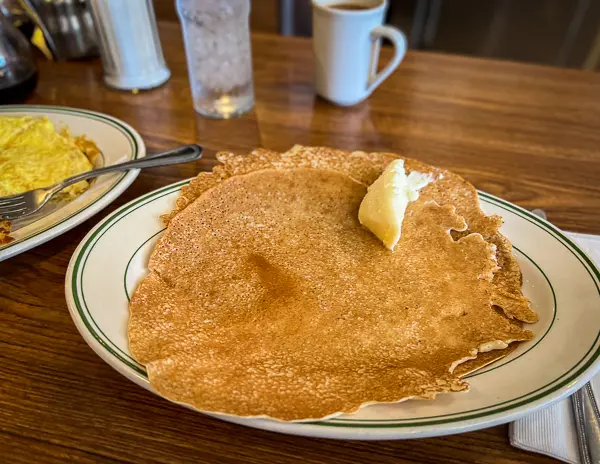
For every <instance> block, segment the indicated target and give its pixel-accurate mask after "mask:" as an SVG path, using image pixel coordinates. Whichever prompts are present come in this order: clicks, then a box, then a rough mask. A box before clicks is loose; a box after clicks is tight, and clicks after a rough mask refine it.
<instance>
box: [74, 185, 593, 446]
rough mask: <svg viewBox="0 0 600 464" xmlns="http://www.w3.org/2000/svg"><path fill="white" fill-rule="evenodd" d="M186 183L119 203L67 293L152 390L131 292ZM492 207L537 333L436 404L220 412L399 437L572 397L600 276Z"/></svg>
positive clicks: (519, 213)
mask: <svg viewBox="0 0 600 464" xmlns="http://www.w3.org/2000/svg"><path fill="white" fill-rule="evenodd" d="M187 182H189V181H183V182H179V183H176V184H173V185H170V186H167V187H164V188H162V189H159V190H156V191H154V192H151V193H149V194H147V195H144V196H142V197H140V198H139V199H137V200H134V201H132V202H130V203H128V204H127V205H125V206H123V207H121V208H120V209H118V210H117V211H115V212H114V213H112V214H111V215H110V216H108V217H107V218H106V219H104V220H103V221H102V222H101V223H100V224H98V225H97V226H96V227H95V228H94V229H93V230H92V231H91V232H90V233H89V234H88V235H87V236H86V237H85V238H84V239H83V241H82V242H81V244H80V245H79V247H78V248H77V250H76V251H75V253H74V254H73V257H72V258H71V262H70V264H69V268H68V271H67V276H66V298H67V303H68V306H69V310H70V312H71V316H72V318H73V320H74V322H75V325H76V326H77V328H78V330H79V331H80V332H81V334H82V335H83V337H84V339H85V340H86V341H87V343H88V344H89V345H90V346H91V347H92V349H93V350H94V351H95V352H96V353H97V354H98V355H99V356H100V357H101V358H102V359H104V360H105V361H106V362H107V363H108V364H110V365H111V366H112V367H113V368H115V369H116V370H117V371H119V372H120V373H121V374H123V375H125V376H126V377H127V378H129V379H130V380H132V381H133V382H135V383H137V384H139V385H141V386H143V387H145V388H147V389H149V390H152V388H151V387H150V385H149V383H148V379H147V377H146V372H145V370H144V367H143V366H142V365H140V364H139V363H137V362H136V361H135V360H134V359H133V358H132V356H131V354H130V353H129V348H128V342H127V320H128V317H129V310H128V303H129V296H130V295H131V293H132V291H133V290H134V289H135V288H136V286H137V284H138V283H139V282H140V280H141V279H142V278H143V277H144V276H145V275H146V273H147V269H146V264H147V262H148V258H149V255H150V253H151V251H152V249H153V248H154V244H155V243H156V241H157V240H158V238H159V237H160V235H161V233H162V232H163V230H164V225H163V224H162V222H161V221H160V219H159V215H160V214H163V213H164V212H166V211H169V210H171V209H172V208H173V207H174V205H175V200H176V198H177V197H178V196H179V190H180V189H181V187H182V186H183V185H185V184H186V183H187ZM479 195H480V199H481V203H482V208H483V209H484V211H485V212H486V213H487V214H499V215H501V216H502V217H503V218H504V225H503V227H502V233H504V234H505V235H506V236H507V237H508V238H509V239H510V240H511V241H512V243H513V245H514V248H515V255H516V257H517V260H518V261H519V264H520V265H521V269H522V271H523V291H524V293H525V295H526V296H528V297H529V298H530V299H531V302H532V305H533V307H534V309H535V310H536V311H537V312H538V313H539V315H540V320H539V322H537V323H536V324H533V325H530V326H529V325H528V328H531V330H532V331H533V332H534V333H535V335H536V337H535V339H534V340H532V341H531V342H525V343H521V344H520V345H519V347H518V348H517V349H516V350H515V351H514V352H513V353H511V354H510V355H509V356H508V357H506V358H504V359H502V360H500V361H498V362H496V363H495V364H492V365H491V366H488V367H487V368H485V369H482V370H480V371H478V372H476V373H474V374H472V375H471V376H470V377H469V380H470V384H471V390H470V391H469V392H468V393H459V394H446V395H440V396H438V398H437V399H435V400H434V401H406V402H404V403H399V404H379V405H373V406H368V407H365V408H363V409H361V410H360V411H359V412H358V413H356V414H353V415H345V416H340V417H336V418H334V419H329V420H324V421H317V422H310V423H306V422H305V423H286V422H279V421H275V420H267V419H244V418H239V417H231V416H225V415H216V417H220V418H222V419H224V420H227V421H232V422H236V423H239V424H243V425H246V426H250V427H257V428H261V429H266V430H271V431H276V432H283V433H291V434H298V435H307V436H316V437H330V438H344V439H361V440H365V439H381V440H383V439H400V438H416V437H427V436H435V435H445V434H451V433H459V432H465V431H468V430H474V429H479V428H484V427H490V426H493V425H497V424H500V423H504V422H508V421H512V420H515V419H517V418H518V417H520V416H522V415H524V414H527V413H530V412H532V411H534V410H535V409H538V408H541V407H543V406H546V405H548V404H550V403H552V402H554V401H557V400H559V399H561V398H563V397H565V396H566V395H569V394H570V393H572V392H573V391H575V390H576V389H577V388H579V387H580V386H581V385H582V384H583V383H584V382H586V381H587V380H589V378H590V377H591V376H592V375H594V374H595V373H596V371H597V370H598V368H599V359H598V357H599V355H600V289H599V285H600V284H599V282H600V273H599V272H598V270H597V268H596V267H595V266H594V264H592V262H591V261H590V259H589V258H588V257H587V256H586V255H585V253H583V251H581V250H580V248H579V247H578V246H577V245H576V244H575V243H574V242H573V241H572V240H571V239H569V238H568V237H567V236H566V235H565V234H564V233H562V232H561V231H560V230H558V229H557V228H556V227H554V226H552V225H551V224H549V223H548V222H546V221H544V220H541V219H539V218H538V217H537V216H535V215H533V214H531V213H529V212H528V211H526V210H524V209H522V208H519V207H518V206H515V205H513V204H511V203H508V202H505V201H504V200H501V199H499V198H496V197H493V196H491V195H488V194H485V193H480V194H479Z"/></svg>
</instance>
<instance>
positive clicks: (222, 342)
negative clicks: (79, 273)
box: [128, 146, 537, 421]
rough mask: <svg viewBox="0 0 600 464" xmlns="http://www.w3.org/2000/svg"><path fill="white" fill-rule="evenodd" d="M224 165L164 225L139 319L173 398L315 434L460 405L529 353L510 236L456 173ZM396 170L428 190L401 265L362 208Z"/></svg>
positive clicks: (375, 157)
mask: <svg viewBox="0 0 600 464" xmlns="http://www.w3.org/2000/svg"><path fill="white" fill-rule="evenodd" d="M218 159H219V161H221V163H222V164H221V165H219V166H217V167H215V168H214V169H213V171H212V172H211V173H200V174H199V175H198V176H197V177H196V179H194V180H193V181H192V182H191V183H190V185H189V186H187V187H185V188H184V189H182V193H181V196H180V197H179V198H178V200H177V202H176V206H175V209H174V210H173V211H171V212H170V213H166V214H165V215H164V216H163V220H164V221H165V223H166V224H167V226H168V227H167V230H166V231H165V233H164V234H163V235H162V237H161V238H160V239H159V241H158V242H157V244H156V246H155V248H154V250H153V252H152V255H151V257H150V260H149V263H148V269H149V274H148V275H147V276H146V277H145V278H144V279H143V280H142V281H141V283H140V284H139V286H138V287H137V289H136V291H135V292H134V294H133V296H132V299H131V302H130V319H129V324H128V336H129V345H130V349H131V352H132V354H133V355H134V357H135V358H136V359H137V360H138V361H139V362H140V363H142V364H144V365H145V367H146V369H147V372H148V376H149V380H150V383H151V385H152V387H153V388H154V389H155V390H156V391H157V392H158V393H160V394H162V395H163V396H165V397H166V398H168V399H170V400H172V401H176V402H178V403H183V404H187V405H190V406H193V407H195V408H197V409H199V410H202V411H208V412H214V413H223V414H229V415H235V416H241V417H269V418H275V419H278V420H285V421H296V420H311V419H320V418H326V417H332V416H335V415H338V414H342V413H352V412H355V411H357V410H358V409H360V408H361V407H363V406H365V405H368V404H373V403H397V402H400V401H404V400H408V399H413V398H422V399H433V398H435V397H436V396H437V395H438V394H440V393H452V392H462V391H467V390H468V389H469V384H468V382H467V381H466V380H465V378H464V374H465V373H466V372H469V371H472V370H475V369H478V368H481V367H482V366H484V365H486V364H488V363H490V362H493V361H494V360H495V359H498V358H500V357H502V356H504V355H505V354H506V352H507V350H510V349H512V347H513V346H514V344H515V343H517V342H519V341H524V340H530V339H531V338H533V333H532V332H531V331H529V330H527V329H526V328H524V327H523V324H524V323H533V322H535V321H536V320H537V314H536V313H535V312H534V311H533V310H532V308H531V306H530V304H529V301H528V300H527V298H525V297H524V296H523V294H522V291H521V272H520V269H519V266H518V263H517V262H516V260H515V258H514V257H513V255H512V247H511V244H510V242H509V241H508V240H507V239H506V238H505V237H503V236H502V235H501V234H500V232H499V227H500V224H501V219H500V218H499V217H497V216H486V215H485V214H484V213H483V211H481V209H480V207H479V200H478V198H477V193H476V191H475V189H474V188H473V186H472V185H471V184H469V183H468V182H466V181H465V180H464V179H462V178H460V177H459V176H457V175H456V174H454V173H452V172H450V171H446V170H442V169H438V168H435V167H433V166H428V165H426V164H423V163H420V162H418V161H416V160H412V159H408V158H401V157H399V156H397V155H393V154H389V153H364V152H345V151H342V150H334V149H330V148H319V147H302V146H295V147H293V148H292V149H291V150H289V151H288V152H285V153H276V152H271V151H268V150H260V149H259V150H255V151H254V152H252V153H250V154H248V155H239V156H236V155H233V154H227V153H221V154H219V155H218ZM399 159H402V160H403V161H404V167H405V168H406V171H407V172H408V173H409V176H410V175H411V173H413V172H419V173H422V174H423V175H425V176H427V178H428V179H431V182H429V183H427V185H421V186H420V187H421V189H420V191H419V196H418V198H416V197H414V198H413V199H414V201H411V202H410V203H408V205H407V207H406V212H405V214H404V215H403V220H402V233H401V235H400V236H399V239H398V241H397V243H396V244H395V246H394V247H393V251H391V248H392V247H388V248H390V249H388V248H386V246H384V245H383V244H382V243H381V241H380V240H379V239H378V238H377V237H376V236H375V235H374V234H373V233H371V231H370V230H368V229H367V228H366V227H364V226H363V225H362V224H361V222H360V221H359V208H360V205H361V203H362V202H363V200H364V198H365V196H366V194H367V189H368V187H369V186H370V185H372V184H373V183H374V182H375V181H376V180H377V179H378V178H379V177H380V176H381V174H382V173H383V172H384V170H385V169H386V167H387V166H388V165H389V164H390V163H392V162H393V161H395V160H399ZM413 176H414V175H413Z"/></svg>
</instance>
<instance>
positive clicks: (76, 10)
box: [19, 0, 127, 60]
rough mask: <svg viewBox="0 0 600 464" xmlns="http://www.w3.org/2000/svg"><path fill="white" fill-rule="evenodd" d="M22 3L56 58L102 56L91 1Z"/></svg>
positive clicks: (42, 0) (29, 1) (25, 1)
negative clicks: (99, 54) (90, 6)
mask: <svg viewBox="0 0 600 464" xmlns="http://www.w3.org/2000/svg"><path fill="white" fill-rule="evenodd" d="M124 1H127V0H124ZM19 2H20V4H21V6H22V7H23V8H24V9H25V11H26V12H27V13H28V15H29V16H30V17H31V19H32V20H33V22H34V23H35V24H36V25H37V26H38V27H39V28H40V29H41V31H42V33H43V35H44V39H45V41H46V45H47V46H48V49H49V50H50V51H51V52H52V55H53V56H54V58H55V59H57V60H71V59H79V58H87V57H91V56H97V55H98V46H97V40H96V31H95V29H94V20H93V18H92V15H91V13H90V8H89V4H88V1H87V0H19Z"/></svg>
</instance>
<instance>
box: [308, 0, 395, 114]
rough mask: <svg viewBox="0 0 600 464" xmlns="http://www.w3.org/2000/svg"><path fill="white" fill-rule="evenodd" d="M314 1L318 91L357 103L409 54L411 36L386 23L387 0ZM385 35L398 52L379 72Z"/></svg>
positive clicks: (345, 103) (341, 102) (339, 102)
mask: <svg viewBox="0 0 600 464" xmlns="http://www.w3.org/2000/svg"><path fill="white" fill-rule="evenodd" d="M312 5H313V48H314V53H315V80H316V82H315V83H316V87H317V93H318V94H319V95H321V96H322V97H323V98H326V99H327V100H330V101H331V102H333V103H335V104H337V105H341V106H349V105H354V104H355V103H358V102H360V101H362V100H364V99H365V98H367V97H368V96H369V95H371V93H372V92H373V90H375V89H376V88H377V86H379V84H381V83H382V82H383V81H384V80H385V79H386V78H387V77H388V76H389V75H390V74H391V73H392V72H393V71H394V69H396V68H397V67H398V65H399V64H400V62H401V61H402V58H404V55H405V54H406V49H407V42H406V37H405V36H404V34H403V33H402V32H400V31H399V30H398V29H396V28H395V27H392V26H383V25H382V23H383V19H384V16H385V12H386V11H387V7H388V2H387V0H313V2H312ZM352 7H354V8H352ZM384 37H385V38H387V39H389V40H390V41H391V42H392V44H393V45H394V49H395V53H394V57H393V58H392V60H391V61H390V62H389V63H388V64H387V65H386V67H385V68H384V69H383V70H382V71H381V72H380V73H377V65H378V62H379V49H380V47H381V39H382V38H384Z"/></svg>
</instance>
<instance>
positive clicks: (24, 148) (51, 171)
mask: <svg viewBox="0 0 600 464" xmlns="http://www.w3.org/2000/svg"><path fill="white" fill-rule="evenodd" d="M90 169H92V164H91V163H90V160H89V159H88V158H87V157H86V155H85V154H84V152H83V151H82V150H81V149H80V148H79V147H78V145H77V143H76V139H74V138H73V137H71V136H70V135H69V134H68V133H67V132H63V133H60V134H59V133H57V132H56V129H55V127H54V125H53V124H52V122H51V121H50V120H49V119H48V118H45V117H43V118H32V117H29V116H24V117H0V197H2V196H6V195H13V194H17V193H21V192H25V191H27V190H32V189H36V188H40V187H47V186H50V185H53V184H55V183H57V182H60V181H62V180H64V179H66V178H67V177H71V176H74V175H75V174H79V173H81V172H85V171H89V170H90ZM87 187H88V183H87V182H86V181H83V182H79V183H77V184H75V185H72V186H70V187H68V188H66V189H65V190H64V191H63V192H64V193H66V194H68V195H71V196H75V195H77V194H79V193H81V192H82V191H83V190H85V189H86V188H87Z"/></svg>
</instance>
